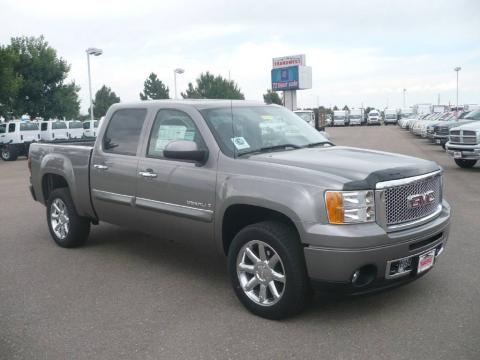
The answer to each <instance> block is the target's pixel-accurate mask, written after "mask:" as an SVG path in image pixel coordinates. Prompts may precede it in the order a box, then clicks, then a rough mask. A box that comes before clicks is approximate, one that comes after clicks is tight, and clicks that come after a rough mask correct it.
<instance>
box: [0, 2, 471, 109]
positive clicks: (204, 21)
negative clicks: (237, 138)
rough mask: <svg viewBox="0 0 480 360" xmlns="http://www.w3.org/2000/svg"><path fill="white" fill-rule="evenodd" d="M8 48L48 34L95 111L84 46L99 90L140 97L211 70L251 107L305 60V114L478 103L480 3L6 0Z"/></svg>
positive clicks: (2, 38)
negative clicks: (280, 64)
mask: <svg viewBox="0 0 480 360" xmlns="http://www.w3.org/2000/svg"><path fill="white" fill-rule="evenodd" d="M0 14H1V16H0V18H1V22H0V43H2V44H6V43H8V42H9V39H10V37H13V36H20V35H29V36H33V35H34V36H38V35H41V34H43V35H44V36H45V37H46V39H47V41H48V42H49V43H50V44H51V45H52V46H53V47H55V48H56V49H57V51H58V53H59V55H60V56H61V57H63V58H64V59H66V60H67V61H68V62H69V63H70V64H71V65H72V68H71V72H70V78H71V79H74V80H75V81H76V82H77V84H79V85H80V86H81V88H82V90H81V99H82V111H83V112H86V109H87V107H88V80H87V64H86V55H85V49H86V48H87V47H90V46H94V47H99V48H101V49H103V51H104V55H102V56H100V57H97V58H94V59H92V84H93V89H94V91H96V89H98V88H99V87H100V86H101V85H102V84H107V85H108V86H110V87H111V88H112V89H113V90H114V91H115V92H116V93H117V94H118V95H119V96H120V97H121V99H122V101H135V100H138V99H139V97H138V93H139V92H140V91H142V88H143V81H144V80H145V78H146V77H147V76H148V74H149V73H150V72H155V73H157V74H158V76H159V78H160V79H161V80H163V81H164V82H166V83H167V85H168V86H169V87H170V90H171V96H173V69H174V68H176V67H182V68H184V69H185V73H184V74H183V75H180V76H179V77H178V81H177V86H178V90H179V93H180V91H183V90H184V89H185V87H186V86H187V84H188V82H190V81H194V80H195V78H196V77H197V76H198V75H199V74H200V73H201V72H202V71H207V70H208V71H210V72H212V73H215V74H221V75H223V76H225V77H228V73H229V71H230V74H231V78H232V79H233V80H235V81H236V82H237V83H238V84H239V86H240V87H241V89H242V91H243V92H244V94H245V96H246V98H247V99H252V100H261V99H262V94H263V93H264V92H265V90H266V89H267V88H269V87H270V69H271V61H272V57H276V56H282V55H293V54H306V60H307V65H310V66H312V68H313V88H312V89H310V90H303V91H299V94H298V105H299V106H315V105H317V104H319V105H325V106H333V105H339V106H343V105H345V104H348V105H349V106H350V107H352V106H354V107H357V106H360V105H361V104H362V103H363V104H365V106H366V105H374V106H376V107H382V108H383V107H385V106H387V105H389V106H395V107H400V106H401V105H402V89H403V88H406V89H407V104H408V105H412V104H414V103H425V102H427V103H437V101H438V97H439V96H440V101H441V103H444V104H448V103H449V102H451V103H455V89H456V77H455V72H454V71H453V68H454V67H455V66H461V67H462V70H461V72H460V100H459V102H460V103H480V1H478V0H470V1H468V0H467V1H464V0H456V1H451V0H450V1H443V0H432V1H410V0H402V1H381V0H379V1H376V0H363V1H353V0H352V1H341V0H336V1H328V2H327V1H300V0H297V1H281V0H277V1H259V0H256V1H250V0H237V1H227V0H224V1H213V0H212V1H211V0H204V1H198V0H197V1H183V0H176V1H170V0H151V1H150V0H147V1H142V0H137V1H125V2H123V1H120V0H117V1H110V0H108V1H107V0H97V1H92V0H82V1H68V0H67V1H65V0H62V1H60V0H43V1H38V0H22V1H18V0H0Z"/></svg>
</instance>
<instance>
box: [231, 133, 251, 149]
mask: <svg viewBox="0 0 480 360" xmlns="http://www.w3.org/2000/svg"><path fill="white" fill-rule="evenodd" d="M230 140H232V142H233V145H235V147H236V148H237V150H243V149H249V148H250V145H248V143H247V140H245V138H244V137H243V136H240V137H234V138H231V139H230Z"/></svg>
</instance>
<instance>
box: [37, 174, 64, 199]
mask: <svg viewBox="0 0 480 360" xmlns="http://www.w3.org/2000/svg"><path fill="white" fill-rule="evenodd" d="M59 188H68V184H67V181H66V180H65V178H64V177H63V176H60V175H57V174H45V175H44V176H43V179H42V192H43V199H44V200H45V201H47V200H48V197H49V196H50V193H51V192H52V191H53V190H55V189H59Z"/></svg>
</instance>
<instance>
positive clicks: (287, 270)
mask: <svg viewBox="0 0 480 360" xmlns="http://www.w3.org/2000/svg"><path fill="white" fill-rule="evenodd" d="M228 270H229V274H230V280H231V283H232V286H233V289H234V291H235V293H236V295H237V297H238V299H239V300H240V301H241V302H242V304H243V305H244V306H245V307H246V308H247V309H248V310H250V311H251V312H252V313H254V314H255V315H258V316H261V317H264V318H268V319H282V318H285V317H288V316H291V315H294V314H296V313H298V312H300V311H301V310H302V309H303V308H304V307H305V305H306V303H307V300H308V296H309V285H308V279H307V274H306V269H305V260H304V256H303V250H302V247H301V245H300V241H299V238H298V235H297V233H296V232H295V231H294V229H292V228H291V227H289V226H287V225H285V224H282V223H278V222H270V221H266V222H261V223H257V224H253V225H249V226H247V227H245V228H244V229H242V230H241V231H240V232H239V233H238V234H237V235H236V236H235V238H234V239H233V241H232V244H231V246H230V248H229V251H228Z"/></svg>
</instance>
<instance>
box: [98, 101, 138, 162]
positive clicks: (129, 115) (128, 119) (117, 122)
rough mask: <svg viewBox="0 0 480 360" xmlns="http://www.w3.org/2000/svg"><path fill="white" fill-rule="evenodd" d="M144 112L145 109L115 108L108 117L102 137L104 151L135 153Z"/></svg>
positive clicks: (132, 154)
mask: <svg viewBox="0 0 480 360" xmlns="http://www.w3.org/2000/svg"><path fill="white" fill-rule="evenodd" d="M146 114H147V110H145V109H122V110H117V112H115V114H113V116H112V118H111V119H110V122H109V123H108V127H107V131H106V132H105V136H104V137H103V149H104V150H105V152H109V153H115V154H122V155H131V156H134V155H136V153H137V147H138V142H139V140H140V133H141V132H142V127H143V123H144V122H145V116H146Z"/></svg>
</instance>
